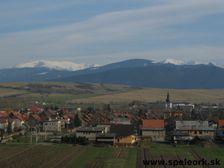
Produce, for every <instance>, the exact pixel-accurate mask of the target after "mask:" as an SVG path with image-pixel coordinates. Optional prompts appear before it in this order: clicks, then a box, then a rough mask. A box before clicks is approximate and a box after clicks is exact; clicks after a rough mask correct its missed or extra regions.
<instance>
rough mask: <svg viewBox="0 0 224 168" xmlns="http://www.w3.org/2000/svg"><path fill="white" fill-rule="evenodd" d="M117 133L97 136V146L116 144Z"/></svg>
mask: <svg viewBox="0 0 224 168" xmlns="http://www.w3.org/2000/svg"><path fill="white" fill-rule="evenodd" d="M115 137H116V134H115V133H105V134H102V133H100V134H97V135H96V143H97V144H108V145H114V144H115V140H116V139H115Z"/></svg>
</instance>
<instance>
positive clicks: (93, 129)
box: [76, 127, 104, 132]
mask: <svg viewBox="0 0 224 168" xmlns="http://www.w3.org/2000/svg"><path fill="white" fill-rule="evenodd" d="M103 130H104V128H102V127H81V128H78V129H77V131H76V132H102V131H103Z"/></svg>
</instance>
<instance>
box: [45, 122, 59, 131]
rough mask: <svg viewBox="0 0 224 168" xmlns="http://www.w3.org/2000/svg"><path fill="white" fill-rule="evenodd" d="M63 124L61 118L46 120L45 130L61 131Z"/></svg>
mask: <svg viewBox="0 0 224 168" xmlns="http://www.w3.org/2000/svg"><path fill="white" fill-rule="evenodd" d="M61 125H62V124H61V121H60V120H52V121H45V122H44V123H43V130H44V131H45V132H61V129H62V127H61Z"/></svg>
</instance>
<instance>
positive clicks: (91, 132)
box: [76, 127, 105, 142]
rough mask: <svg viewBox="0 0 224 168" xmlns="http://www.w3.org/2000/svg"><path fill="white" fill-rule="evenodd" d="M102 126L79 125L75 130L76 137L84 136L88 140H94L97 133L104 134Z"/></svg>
mask: <svg viewBox="0 0 224 168" xmlns="http://www.w3.org/2000/svg"><path fill="white" fill-rule="evenodd" d="M104 133H105V128H104V127H81V128H78V129H77V130H76V137H85V138H86V139H88V140H89V141H94V142H95V141H96V136H97V135H98V134H104Z"/></svg>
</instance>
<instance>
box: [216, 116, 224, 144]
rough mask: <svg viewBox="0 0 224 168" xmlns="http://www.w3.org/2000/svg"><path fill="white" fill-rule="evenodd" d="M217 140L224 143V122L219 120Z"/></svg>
mask: <svg viewBox="0 0 224 168" xmlns="http://www.w3.org/2000/svg"><path fill="white" fill-rule="evenodd" d="M216 139H217V140H222V141H224V120H218V128H217V130H216Z"/></svg>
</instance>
